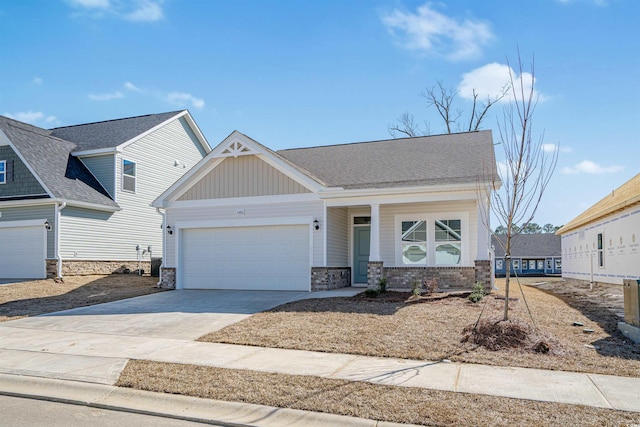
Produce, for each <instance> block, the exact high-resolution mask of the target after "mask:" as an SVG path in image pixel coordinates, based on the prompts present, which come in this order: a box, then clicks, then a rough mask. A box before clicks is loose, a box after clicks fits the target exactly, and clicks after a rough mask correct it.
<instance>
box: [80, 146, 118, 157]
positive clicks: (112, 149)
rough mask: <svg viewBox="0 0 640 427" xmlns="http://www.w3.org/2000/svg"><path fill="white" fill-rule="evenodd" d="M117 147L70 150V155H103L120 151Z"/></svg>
mask: <svg viewBox="0 0 640 427" xmlns="http://www.w3.org/2000/svg"><path fill="white" fill-rule="evenodd" d="M120 152H121V150H118V147H108V148H99V149H96V150H84V151H72V152H71V155H72V156H74V157H96V156H104V155H105V154H115V153H120Z"/></svg>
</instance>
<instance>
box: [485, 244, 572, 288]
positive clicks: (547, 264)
mask: <svg viewBox="0 0 640 427" xmlns="http://www.w3.org/2000/svg"><path fill="white" fill-rule="evenodd" d="M491 244H492V246H493V248H494V261H493V263H494V274H495V276H496V277H501V276H504V275H506V272H507V265H506V262H507V261H506V260H505V257H504V255H505V254H504V248H505V246H506V236H505V235H497V236H496V235H494V236H491ZM561 273H562V254H561V248H560V236H556V235H555V234H553V233H540V234H518V235H515V236H513V237H512V238H511V269H510V275H511V276H516V275H517V276H555V275H558V276H559V275H560V274H561Z"/></svg>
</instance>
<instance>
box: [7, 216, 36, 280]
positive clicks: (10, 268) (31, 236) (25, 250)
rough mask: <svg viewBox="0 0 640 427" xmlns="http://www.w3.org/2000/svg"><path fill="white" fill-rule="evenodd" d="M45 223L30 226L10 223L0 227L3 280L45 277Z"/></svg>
mask: <svg viewBox="0 0 640 427" xmlns="http://www.w3.org/2000/svg"><path fill="white" fill-rule="evenodd" d="M20 222H22V221H20ZM24 222H26V221H24ZM43 223H44V221H43V222H39V223H38V224H37V225H35V224H34V225H27V226H24V225H11V224H10V222H5V223H0V278H2V279H44V278H45V277H46V269H45V258H46V233H47V232H46V230H45V228H44V225H43Z"/></svg>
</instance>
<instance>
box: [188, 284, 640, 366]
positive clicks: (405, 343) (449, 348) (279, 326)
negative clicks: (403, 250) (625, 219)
mask: <svg viewBox="0 0 640 427" xmlns="http://www.w3.org/2000/svg"><path fill="white" fill-rule="evenodd" d="M537 280H540V279H537ZM529 281H530V279H529ZM502 283H503V282H502V281H498V285H499V286H500V285H501V284H502ZM555 283H556V285H553V286H551V285H548V288H547V289H544V290H543V289H538V288H536V287H533V286H523V290H524V293H525V296H526V299H527V301H528V304H529V307H530V309H531V312H532V315H533V320H534V321H535V325H536V328H537V330H538V331H539V332H540V333H542V334H543V335H544V336H545V337H547V338H548V341H549V342H551V343H556V342H557V343H559V345H560V346H561V347H562V348H561V351H551V352H549V353H547V354H540V353H536V352H530V351H523V349H520V348H515V349H514V348H506V349H502V350H499V351H492V350H489V349H487V348H485V347H483V346H479V345H477V344H472V343H470V342H467V343H462V342H461V339H462V337H463V332H462V331H463V329H464V328H465V327H467V326H469V325H473V324H474V323H475V322H476V321H477V320H478V318H479V317H480V313H481V311H482V310H483V307H484V312H483V314H482V316H483V318H489V317H499V316H501V315H502V311H503V308H504V300H501V299H498V298H497V297H499V295H500V292H498V293H497V294H494V295H490V296H488V297H486V298H485V299H484V300H483V301H482V302H480V303H477V304H473V303H471V302H470V301H468V300H467V299H466V298H462V297H450V298H442V299H435V300H432V299H420V300H418V301H412V300H411V298H410V296H409V294H402V293H393V292H389V293H387V294H386V296H384V297H383V298H375V299H373V298H363V297H361V296H356V297H353V298H329V299H311V300H304V301H297V302H293V303H290V304H285V305H283V306H280V307H276V308H275V309H273V310H270V311H268V312H264V313H259V314H256V315H254V316H252V317H250V318H248V319H246V320H244V321H242V322H239V323H236V324H234V325H231V326H228V327H226V328H224V329H222V330H219V331H217V332H214V333H212V334H209V335H206V336H204V337H202V338H200V341H208V342H224V343H232V344H244V345H255V346H261V347H277V348H291V349H300V350H314V351H326V352H337V353H349V354H362V355H369V356H382V357H399V358H406V359H420V360H442V359H450V360H452V361H457V362H467V363H481V364H489V365H495V366H519V367H528V368H540V369H555V370H565V371H577V372H590V373H600V374H610V375H623V376H631V377H639V376H640V349H639V348H638V347H637V346H636V345H634V344H633V343H631V342H630V341H628V340H626V339H625V338H624V336H623V335H622V334H621V333H619V332H618V331H617V321H618V319H617V317H616V315H615V313H614V312H613V311H611V310H610V309H609V308H606V307H605V308H603V305H602V304H601V302H602V301H600V300H601V299H602V298H600V299H599V297H594V296H593V295H591V296H590V295H589V293H590V291H589V290H588V287H587V289H586V290H585V289H580V288H575V287H572V289H573V288H575V289H573V291H572V292H568V293H565V294H563V295H561V296H560V297H559V296H557V295H555V294H554V292H553V287H554V286H555V287H558V288H560V289H562V288H563V286H564V285H565V282H557V281H556V282H555ZM512 285H513V286H512V288H511V296H512V297H515V298H517V300H515V301H512V302H511V304H510V307H511V308H510V317H511V318H514V319H519V320H520V321H521V322H525V323H531V318H530V317H529V314H528V311H527V309H526V307H525V305H524V303H523V298H522V293H521V292H520V290H519V288H518V286H517V283H514V282H512ZM598 292H600V293H602V292H601V290H600V291H598ZM603 301H604V300H603ZM606 302H607V303H610V302H611V301H609V300H607V301H606ZM485 304H486V307H485ZM620 304H622V302H621V301H620ZM574 322H582V323H583V324H584V326H583V327H579V326H573V324H574ZM585 328H589V329H592V330H593V332H592V333H585V332H583V330H584V329H585Z"/></svg>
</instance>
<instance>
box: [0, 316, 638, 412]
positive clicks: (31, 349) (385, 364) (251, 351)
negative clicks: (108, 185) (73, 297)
mask: <svg viewBox="0 0 640 427" xmlns="http://www.w3.org/2000/svg"><path fill="white" fill-rule="evenodd" d="M12 323H13V325H15V326H13V325H12ZM19 325H20V323H19V322H15V323H14V322H7V323H4V324H2V325H0V343H2V344H1V347H2V348H1V349H0V372H2V373H7V374H18V375H28V376H33V377H43V378H57V379H65V380H76V381H84V382H91V383H96V384H105V385H110V384H114V383H115V382H116V380H117V378H118V376H119V374H120V372H121V371H122V369H123V368H124V366H125V364H126V362H127V360H129V359H146V360H154V361H160V362H173V363H184V364H196V365H205V366H216V367H221V368H233V369H250V370H255V371H264V372H275V373H284V374H292V375H313V376H318V377H324V378H339V379H346V380H351V381H368V382H371V383H376V384H387V385H394V386H402V387H421V388H428V389H437V390H445V391H453V392H462V393H476V394H487V395H494V396H504V397H511V398H517V399H529V400H538V401H548V402H561V403H569V404H577V405H588V406H594V407H600V408H609V409H617V410H625V411H634V412H640V399H638V398H637V396H636V395H635V394H634V393H629V391H630V390H640V378H628V377H616V376H610V375H598V374H585V373H574V372H562V371H546V370H540V369H527V368H512V367H495V366H484V365H472V364H460V363H444V362H427V361H419V360H406V359H392V358H377V357H366V356H356V355H347V354H332V353H321V352H311V351H300V350H284V349H274V348H262V347H251V346H241V345H230V344H218V343H202V342H195V341H189V340H178V339H167V338H150V337H130V336H129V337H127V336H121V335H107V334H96V333H84V332H66V331H41V330H35V329H26V328H22V327H19Z"/></svg>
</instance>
